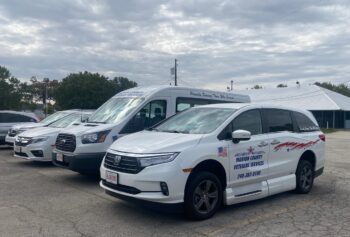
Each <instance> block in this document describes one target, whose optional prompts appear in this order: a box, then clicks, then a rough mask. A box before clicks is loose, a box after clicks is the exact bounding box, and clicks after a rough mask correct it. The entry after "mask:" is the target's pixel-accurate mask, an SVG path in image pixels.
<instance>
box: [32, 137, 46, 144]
mask: <svg viewBox="0 0 350 237" xmlns="http://www.w3.org/2000/svg"><path fill="white" fill-rule="evenodd" d="M47 139H49V137H34V138H32V143H39V142H44V141H46V140H47Z"/></svg>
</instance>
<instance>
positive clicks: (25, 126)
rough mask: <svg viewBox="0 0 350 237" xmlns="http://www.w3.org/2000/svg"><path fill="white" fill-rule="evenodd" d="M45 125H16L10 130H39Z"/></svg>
mask: <svg viewBox="0 0 350 237" xmlns="http://www.w3.org/2000/svg"><path fill="white" fill-rule="evenodd" d="M45 125H46V124H44V123H32V122H29V123H18V124H16V125H13V126H12V129H14V130H22V129H25V130H27V129H32V128H39V127H44V126H45Z"/></svg>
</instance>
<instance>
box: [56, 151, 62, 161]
mask: <svg viewBox="0 0 350 237" xmlns="http://www.w3.org/2000/svg"><path fill="white" fill-rule="evenodd" d="M56 160H57V161H60V162H63V154H61V153H57V154H56Z"/></svg>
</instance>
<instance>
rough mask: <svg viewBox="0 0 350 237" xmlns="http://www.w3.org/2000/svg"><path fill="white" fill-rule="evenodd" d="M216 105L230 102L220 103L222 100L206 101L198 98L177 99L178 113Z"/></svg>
mask: <svg viewBox="0 0 350 237" xmlns="http://www.w3.org/2000/svg"><path fill="white" fill-rule="evenodd" d="M216 103H228V102H227V101H220V100H206V99H196V98H177V99H176V112H180V111H183V110H185V109H188V108H191V107H194V106H197V105H206V104H216Z"/></svg>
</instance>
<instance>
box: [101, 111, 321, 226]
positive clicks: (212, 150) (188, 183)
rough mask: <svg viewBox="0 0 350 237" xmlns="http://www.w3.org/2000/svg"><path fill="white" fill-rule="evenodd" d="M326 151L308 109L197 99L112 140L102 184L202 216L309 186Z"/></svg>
mask: <svg viewBox="0 0 350 237" xmlns="http://www.w3.org/2000/svg"><path fill="white" fill-rule="evenodd" d="M324 153H325V136H324V134H323V133H322V132H321V131H320V129H319V127H318V125H317V122H316V120H315V118H314V117H313V116H312V114H311V113H310V112H308V111H304V110H298V109H292V108H288V107H282V106H268V105H261V104H217V105H206V106H198V107H195V108H191V109H188V110H186V111H184V112H182V113H179V114H177V115H175V116H174V117H171V118H170V119H168V120H166V121H164V122H163V123H161V124H160V125H158V126H157V127H155V128H153V129H151V130H150V131H143V132H139V133H135V134H131V135H128V136H125V137H122V138H120V139H118V140H117V141H116V142H114V143H113V144H112V145H111V147H110V148H109V149H108V151H107V153H106V156H105V157H104V160H103V162H102V164H101V168H100V173H101V182H100V186H101V187H102V188H104V189H105V190H106V192H107V193H108V194H110V195H113V196H116V197H119V198H122V199H131V200H143V201H150V202H151V203H153V204H154V203H157V204H180V205H183V204H184V207H185V212H186V213H187V215H188V216H189V217H190V218H192V219H206V218H209V217H211V216H212V215H214V213H215V212H216V211H217V210H218V208H219V207H220V206H221V204H222V203H223V204H226V205H230V204H234V203H240V202H245V201H249V200H254V199H259V198H263V197H266V196H269V195H273V194H276V193H280V192H284V191H288V190H294V189H295V190H296V191H297V192H298V193H308V192H310V190H311V188H312V186H313V181H314V178H315V177H317V176H318V175H320V174H322V172H323V167H324V161H325V155H324ZM148 203H149V202H148Z"/></svg>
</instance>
